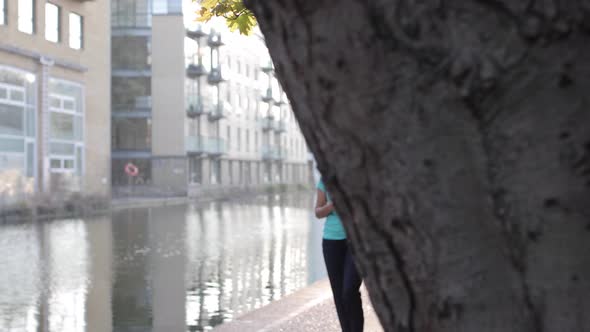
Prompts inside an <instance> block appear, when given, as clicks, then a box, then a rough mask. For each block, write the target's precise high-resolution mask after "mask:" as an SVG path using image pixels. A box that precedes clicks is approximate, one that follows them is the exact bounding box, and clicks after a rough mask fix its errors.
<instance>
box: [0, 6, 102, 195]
mask: <svg viewBox="0 0 590 332" xmlns="http://www.w3.org/2000/svg"><path fill="white" fill-rule="evenodd" d="M109 38H110V29H109V2H108V1H81V0H54V1H45V0H0V205H2V202H10V201H12V200H14V199H23V198H26V197H28V196H29V195H32V194H33V193H39V192H46V193H49V192H51V193H56V192H81V193H85V194H97V195H103V196H106V195H109V188H110V185H109V184H110V179H109V178H110V174H109V173H110V165H109V160H110V149H109V142H110V138H109V128H110V126H109V114H110V112H109V100H110V57H109V50H110V46H109V43H110V40H109Z"/></svg>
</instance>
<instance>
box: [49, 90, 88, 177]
mask: <svg viewBox="0 0 590 332" xmlns="http://www.w3.org/2000/svg"><path fill="white" fill-rule="evenodd" d="M49 111H50V118H49V137H50V141H49V143H50V151H49V152H50V157H49V158H50V168H51V172H52V173H72V174H76V175H78V176H81V175H82V172H83V171H82V163H83V162H82V160H83V149H84V121H83V117H84V107H83V91H82V87H80V86H78V85H75V84H72V83H68V82H65V81H61V80H56V79H50V81H49Z"/></svg>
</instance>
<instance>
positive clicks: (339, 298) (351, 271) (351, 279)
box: [322, 239, 365, 332]
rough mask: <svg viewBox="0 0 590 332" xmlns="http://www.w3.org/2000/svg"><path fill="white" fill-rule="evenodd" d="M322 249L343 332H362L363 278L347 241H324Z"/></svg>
mask: <svg viewBox="0 0 590 332" xmlns="http://www.w3.org/2000/svg"><path fill="white" fill-rule="evenodd" d="M322 249H323V251H324V261H325V262H326V270H328V278H329V279H330V286H332V294H334V303H335V304H336V312H337V313H338V319H339V320H340V326H341V327H342V331H343V332H361V331H362V330H363V325H364V321H365V319H364V316H363V304H362V301H361V294H360V291H359V288H360V287H361V278H360V276H359V274H358V272H357V270H356V267H355V266H354V261H353V260H352V255H351V254H350V250H348V244H347V242H346V240H326V239H324V240H323V241H322Z"/></svg>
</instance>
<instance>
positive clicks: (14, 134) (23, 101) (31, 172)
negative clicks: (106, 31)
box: [0, 0, 37, 196]
mask: <svg viewBox="0 0 590 332" xmlns="http://www.w3.org/2000/svg"><path fill="white" fill-rule="evenodd" d="M2 2H3V0H0V3H2ZM35 90H36V84H35V75H33V74H32V73H27V72H23V71H19V70H13V69H10V68H7V67H3V66H0V179H1V180H0V196H1V195H2V194H5V193H6V191H5V190H6V189H7V188H10V187H12V188H20V189H17V191H19V192H20V190H21V189H22V190H23V192H30V191H31V190H32V188H33V183H34V176H35V168H36V158H35V156H36V149H35V148H36V143H35V120H36V119H35V115H36V104H37V100H36V94H35ZM5 172H8V173H5ZM23 185H24V186H23Z"/></svg>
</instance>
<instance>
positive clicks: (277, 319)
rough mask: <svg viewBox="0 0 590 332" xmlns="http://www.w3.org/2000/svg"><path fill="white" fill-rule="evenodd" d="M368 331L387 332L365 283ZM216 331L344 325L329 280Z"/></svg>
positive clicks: (334, 329) (307, 330)
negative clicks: (376, 312)
mask: <svg viewBox="0 0 590 332" xmlns="http://www.w3.org/2000/svg"><path fill="white" fill-rule="evenodd" d="M361 293H362V296H363V309H364V313H365V330H364V332H383V329H382V328H381V324H380V323H379V320H378V319H377V316H376V315H375V311H374V310H373V306H372V304H371V301H370V300H369V297H368V295H367V291H366V289H365V287H364V286H362V287H361ZM213 331H215V332H232V331H239V332H274V331H281V332H296V331H297V332H312V331H318V332H320V331H321V332H339V331H341V330H340V324H339V323H338V317H337V316H336V308H335V307H334V300H333V298H332V292H331V290H330V283H329V281H328V280H327V279H323V280H321V281H318V282H316V283H314V284H312V285H311V286H309V287H307V288H304V289H302V290H299V291H297V292H295V293H293V294H291V295H288V296H286V297H284V298H282V299H280V300H278V301H275V302H273V303H271V304H269V305H267V306H264V307H262V308H259V309H257V310H254V311H252V312H249V313H247V314H245V315H243V316H241V317H238V318H237V319H235V320H233V321H231V322H228V323H225V324H222V325H220V326H218V327H216V328H215V329H214V330H213Z"/></svg>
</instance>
